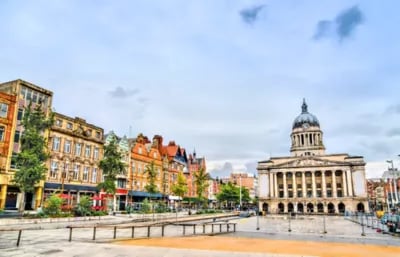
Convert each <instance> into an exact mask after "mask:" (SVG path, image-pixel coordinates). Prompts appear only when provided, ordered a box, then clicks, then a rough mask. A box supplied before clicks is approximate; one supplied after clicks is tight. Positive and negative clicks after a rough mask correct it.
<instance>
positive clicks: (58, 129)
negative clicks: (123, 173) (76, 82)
mask: <svg viewBox="0 0 400 257" xmlns="http://www.w3.org/2000/svg"><path fill="white" fill-rule="evenodd" d="M103 136H104V130H103V129H102V128H100V127H98V126H95V125H92V124H89V123H87V122H86V120H84V119H82V118H78V117H76V118H71V117H68V116H66V115H63V114H60V113H54V124H53V126H52V128H51V130H50V137H49V142H48V149H49V151H50V155H51V157H50V158H49V160H48V162H47V166H48V173H47V176H46V183H45V186H44V187H45V197H47V196H49V195H50V194H51V193H55V192H56V193H62V194H63V197H64V198H66V199H67V202H68V204H69V205H75V204H76V203H78V202H79V198H80V197H81V196H82V195H88V196H94V195H95V194H96V193H97V191H98V190H97V187H96V186H97V184H98V183H100V182H101V181H102V173H101V170H100V168H99V166H98V165H99V162H100V160H101V159H102V158H103V146H104V140H103Z"/></svg>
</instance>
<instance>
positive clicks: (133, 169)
mask: <svg viewBox="0 0 400 257" xmlns="http://www.w3.org/2000/svg"><path fill="white" fill-rule="evenodd" d="M135 171H136V168H135V163H134V162H132V172H135Z"/></svg>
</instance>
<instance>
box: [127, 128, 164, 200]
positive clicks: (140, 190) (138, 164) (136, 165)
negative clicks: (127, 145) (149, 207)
mask: <svg viewBox="0 0 400 257" xmlns="http://www.w3.org/2000/svg"><path fill="white" fill-rule="evenodd" d="M130 158H131V161H130V169H129V172H128V173H129V175H128V187H127V188H128V189H129V190H130V191H129V198H128V202H136V201H142V200H143V199H144V198H149V197H152V198H154V197H156V198H161V197H162V194H161V193H160V194H156V196H154V195H153V196H151V195H150V194H149V193H147V192H146V190H145V186H146V185H147V183H148V176H147V174H146V172H145V170H146V167H147V166H148V165H150V164H151V163H152V162H154V166H155V169H156V171H157V180H156V185H157V187H158V191H159V192H162V188H163V179H162V178H163V176H164V171H163V159H162V155H161V154H160V151H159V142H158V140H157V139H155V140H153V142H151V141H150V140H149V139H148V138H147V137H146V136H144V135H143V134H139V135H138V136H137V138H136V139H135V140H134V141H133V145H132V146H131V154H130Z"/></svg>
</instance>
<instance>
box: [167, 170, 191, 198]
mask: <svg viewBox="0 0 400 257" xmlns="http://www.w3.org/2000/svg"><path fill="white" fill-rule="evenodd" d="M171 189H172V192H173V193H174V194H175V195H177V196H180V197H182V198H183V196H184V195H185V194H186V193H187V191H188V186H187V182H186V178H185V176H184V175H183V173H182V172H179V174H178V179H177V181H176V183H175V184H174V185H172V188H171Z"/></svg>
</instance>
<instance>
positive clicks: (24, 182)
mask: <svg viewBox="0 0 400 257" xmlns="http://www.w3.org/2000/svg"><path fill="white" fill-rule="evenodd" d="M21 124H22V127H23V129H24V130H23V133H22V136H21V143H20V152H19V153H17V156H16V158H15V164H16V166H17V171H16V172H15V175H14V178H13V182H14V183H15V184H16V185H17V186H18V187H19V189H20V190H21V193H22V199H21V202H20V206H19V210H20V211H24V210H25V194H26V193H34V191H35V186H36V185H37V184H38V183H39V182H40V181H41V180H44V179H45V178H46V173H47V167H46V164H45V162H46V160H47V159H48V158H49V157H50V155H49V153H48V152H47V150H46V149H47V147H46V146H47V140H46V138H45V136H44V135H45V131H46V130H47V129H49V128H50V127H51V126H52V124H53V114H52V113H51V114H50V115H49V117H46V114H45V113H44V112H43V110H42V105H41V104H38V105H36V107H35V108H34V109H32V104H31V103H29V105H28V107H26V108H25V114H24V117H23V118H22V122H21Z"/></svg>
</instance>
